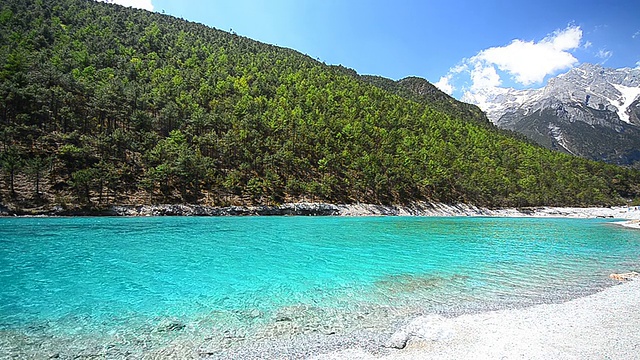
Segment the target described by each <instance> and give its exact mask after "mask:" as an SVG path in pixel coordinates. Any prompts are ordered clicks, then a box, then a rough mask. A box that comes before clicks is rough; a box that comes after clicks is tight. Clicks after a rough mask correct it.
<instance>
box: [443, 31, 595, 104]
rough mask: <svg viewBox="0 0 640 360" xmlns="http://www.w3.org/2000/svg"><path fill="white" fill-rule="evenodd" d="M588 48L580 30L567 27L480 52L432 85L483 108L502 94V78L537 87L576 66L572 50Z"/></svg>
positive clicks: (464, 60)
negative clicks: (488, 101)
mask: <svg viewBox="0 0 640 360" xmlns="http://www.w3.org/2000/svg"><path fill="white" fill-rule="evenodd" d="M590 46H592V44H591V42H589V41H587V42H585V43H584V44H582V29H581V28H580V27H579V26H575V25H569V26H567V27H566V28H565V29H561V30H556V31H554V32H553V33H551V34H549V35H547V36H546V37H545V38H543V39H541V40H539V41H527V40H522V39H515V40H512V41H511V43H509V44H507V45H504V46H496V47H491V48H488V49H484V50H481V51H479V52H478V53H477V54H476V55H474V56H472V57H470V58H466V59H463V60H462V61H461V62H460V63H459V64H457V65H456V66H454V67H452V68H451V69H450V70H449V72H448V73H447V74H446V75H445V76H442V77H441V78H440V80H439V81H438V82H437V83H436V84H435V85H436V86H437V87H438V88H440V89H441V90H442V91H444V92H447V93H449V94H451V93H452V92H454V91H455V92H458V91H459V94H460V95H462V97H461V98H462V100H463V101H467V102H471V103H475V104H483V103H485V102H486V101H487V100H488V97H489V96H492V95H491V94H497V93H500V92H501V91H502V88H501V86H503V83H504V81H505V80H507V79H506V78H505V77H509V79H510V80H511V81H513V82H515V83H517V84H520V85H523V86H531V85H536V84H541V83H543V82H544V79H545V78H546V77H547V76H549V75H555V74H557V73H559V72H560V71H562V70H566V69H569V68H571V67H573V66H575V65H576V64H578V59H576V58H575V57H574V56H573V54H572V53H571V52H572V51H573V50H577V49H580V48H581V47H583V48H588V47H590Z"/></svg>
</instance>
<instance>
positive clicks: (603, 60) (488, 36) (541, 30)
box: [110, 0, 640, 98]
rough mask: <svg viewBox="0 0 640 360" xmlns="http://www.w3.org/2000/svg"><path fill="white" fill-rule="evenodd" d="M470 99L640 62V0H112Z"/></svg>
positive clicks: (361, 70)
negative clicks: (585, 68) (584, 69)
mask: <svg viewBox="0 0 640 360" xmlns="http://www.w3.org/2000/svg"><path fill="white" fill-rule="evenodd" d="M110 1H112V2H116V3H122V4H125V5H130V6H135V7H140V8H146V9H148V10H153V11H156V12H160V13H166V14H168V15H173V16H176V17H181V18H184V19H187V20H190V21H196V22H200V23H203V24H206V25H208V26H212V27H215V28H218V29H222V30H225V31H229V30H231V29H233V31H234V32H236V33H237V34H239V35H243V36H247V37H250V38H252V39H256V40H259V41H262V42H266V43H270V44H276V45H279V46H284V47H288V48H293V49H295V50H298V51H300V52H302V53H305V54H308V55H310V56H312V57H313V58H317V59H320V60H321V61H324V62H326V63H327V64H342V65H344V66H347V67H350V68H353V69H355V70H356V71H357V72H358V73H360V74H374V75H381V76H384V77H388V78H392V79H401V78H403V77H406V76H412V75H413V76H420V77H423V78H426V79H427V80H429V81H431V82H432V83H435V84H437V85H438V86H439V87H440V88H442V89H443V90H446V91H447V92H449V93H451V94H453V95H454V96H455V97H457V98H462V97H463V96H464V94H465V92H470V91H474V89H479V88H481V87H482V86H494V87H515V88H537V87H541V86H543V85H544V84H545V82H546V81H547V80H548V79H549V78H550V77H552V76H554V75H557V74H559V73H563V72H566V71H567V70H569V69H570V68H572V67H575V66H578V65H579V64H581V63H585V62H588V63H596V64H602V65H603V66H606V67H613V68H620V67H637V66H640V1H638V0H618V1H562V0H555V1H549V0H532V1H519V0H510V1H508V0H500V1H494V0H488V1H455V0H449V1H432V0H422V1H421V0H388V1H382V0H370V1H365V0H314V1H312V0H270V1H267V0H110Z"/></svg>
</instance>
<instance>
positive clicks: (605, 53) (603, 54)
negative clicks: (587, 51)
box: [596, 49, 613, 64]
mask: <svg viewBox="0 0 640 360" xmlns="http://www.w3.org/2000/svg"><path fill="white" fill-rule="evenodd" d="M612 56H613V51H611V50H605V49H600V50H598V53H596V57H598V58H600V59H602V62H601V64H604V63H606V62H607V60H609V59H610V58H611V57H612Z"/></svg>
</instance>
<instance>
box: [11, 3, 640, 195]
mask: <svg viewBox="0 0 640 360" xmlns="http://www.w3.org/2000/svg"><path fill="white" fill-rule="evenodd" d="M0 6H1V7H0V152H1V154H0V160H1V161H0V164H1V165H2V169H3V175H4V179H3V180H4V183H3V187H2V191H1V193H0V195H1V196H2V201H3V202H5V203H6V202H15V203H24V204H26V203H29V204H31V203H33V202H35V201H36V200H37V202H38V203H39V204H46V205H49V206H52V205H65V204H67V205H68V204H77V205H90V206H96V207H100V206H105V205H109V204H132V203H133V204H139V203H186V202H188V203H202V204H207V205H228V204H274V203H281V202H284V201H301V200H312V201H326V202H334V203H352V202H369V203H383V204H403V203H410V202H413V201H438V202H446V203H454V202H466V203H472V204H476V205H485V206H534V205H606V204H616V203H621V202H622V201H623V198H635V197H637V196H638V191H639V189H638V183H639V180H640V175H639V173H638V172H637V171H634V170H630V169H625V168H621V167H617V166H613V165H607V164H604V163H597V162H592V161H587V160H584V159H580V158H577V157H573V156H569V155H566V154H561V153H557V152H552V151H549V150H545V149H543V148H541V147H539V146H536V145H533V144H531V143H527V142H524V141H522V140H521V139H519V138H517V137H514V136H512V135H511V134H508V133H505V132H501V131H498V130H496V129H495V128H493V127H492V126H490V124H488V123H486V122H483V120H482V114H481V113H478V111H477V109H476V108H474V107H472V106H470V105H467V104H462V103H459V102H455V103H454V102H453V101H452V99H450V98H445V97H442V96H440V97H439V98H438V96H436V98H435V100H430V99H428V98H427V99H425V98H424V97H419V96H416V91H417V90H416V86H421V87H424V86H426V85H424V84H422V83H420V82H416V80H415V79H405V80H404V83H403V84H400V85H402V86H403V87H402V88H400V89H399V88H395V89H394V88H389V87H385V86H382V85H381V84H384V83H385V81H384V79H375V78H374V79H371V78H363V77H360V76H357V74H355V72H353V71H349V70H348V69H346V68H343V67H335V66H327V65H325V64H323V63H320V62H318V61H316V60H313V59H312V58H311V57H309V56H306V55H303V54H301V53H298V52H296V51H294V50H290V49H285V48H281V47H277V46H272V45H267V44H263V43H259V42H256V41H253V40H251V39H248V38H244V37H241V36H238V35H236V34H233V33H228V32H224V31H220V30H217V29H214V28H209V27H206V26H204V25H201V24H197V23H191V22H188V21H185V20H181V19H177V18H174V17H170V16H165V15H161V14H157V13H151V12H147V11H143V10H136V9H130V8H124V7H121V6H117V5H112V4H106V3H101V2H94V1H87V0H58V1H42V0H3V1H2V2H0ZM354 75H355V76H354ZM374 80H375V81H374ZM376 82H377V83H376ZM387 84H388V82H387ZM388 85H389V84H388ZM429 85H430V84H429ZM408 89H409V90H411V89H413V90H412V91H413V92H407V91H409V90H408ZM419 89H420V88H418V90H419ZM436 95H438V94H436ZM438 99H440V100H438ZM447 104H448V105H447Z"/></svg>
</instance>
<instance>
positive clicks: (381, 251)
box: [0, 217, 640, 357]
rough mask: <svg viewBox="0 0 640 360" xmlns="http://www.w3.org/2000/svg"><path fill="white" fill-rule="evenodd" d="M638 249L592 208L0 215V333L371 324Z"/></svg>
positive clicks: (67, 347)
mask: <svg viewBox="0 0 640 360" xmlns="http://www.w3.org/2000/svg"><path fill="white" fill-rule="evenodd" d="M638 254H640V232H638V231H635V230H632V229H625V228H622V227H618V226H615V225H612V224H609V223H608V222H607V221H604V220H575V219H504V218H417V217H408V218H403V217H370V218H343V217H225V218H186V217H177V218H176V217H171V218H162V217H161V218H4V219H0V284H1V286H0V347H1V348H3V349H4V350H7V352H8V353H9V354H14V355H16V354H18V355H20V354H33V353H40V354H47V355H49V354H63V355H64V354H75V355H78V354H80V355H83V354H84V355H86V356H90V355H92V354H94V355H95V354H102V355H106V356H109V355H113V356H116V357H118V356H125V355H126V354H134V355H135V354H142V353H145V352H147V351H156V350H158V349H163V347H166V346H167V344H175V342H176V341H177V339H178V340H179V341H180V344H181V346H192V347H198V348H202V347H206V348H207V349H208V350H206V351H205V353H207V354H208V353H215V351H217V349H218V348H224V347H228V346H232V345H233V344H234V343H237V342H239V341H246V340H252V339H270V338H279V337H290V336H296V335H299V334H310V333H313V334H319V335H327V336H329V335H330V334H344V333H349V332H354V331H359V330H362V329H363V328H366V329H373V330H376V329H379V330H382V329H388V328H389V327H390V326H391V325H392V324H394V323H396V322H397V321H400V320H401V319H405V318H406V317H407V316H413V315H415V314H423V313H430V312H439V313H444V314H457V313H461V312H473V311H479V310H484V309H496V308H505V307H513V306H522V305H527V304H532V303H539V302H549V301H556V300H561V299H566V298H570V297H576V296H580V295H584V294H588V293H590V292H593V291H595V290H596V289H598V288H601V287H603V286H607V285H610V284H611V281H610V280H608V278H607V276H608V274H609V273H611V272H620V271H629V270H637V269H639V268H640V258H639V257H638ZM185 344H186V345H185ZM189 344H190V345H189ZM18 355H16V356H18Z"/></svg>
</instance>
